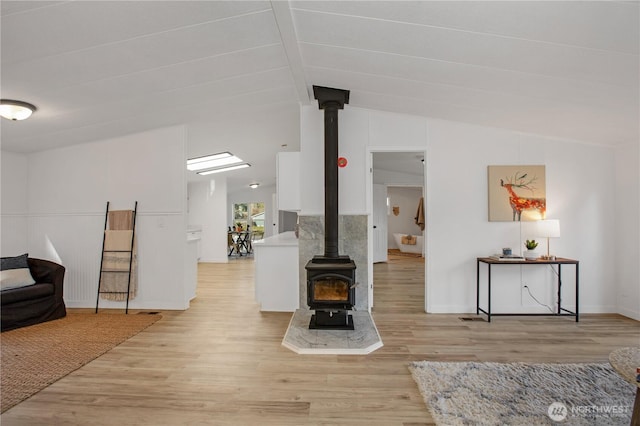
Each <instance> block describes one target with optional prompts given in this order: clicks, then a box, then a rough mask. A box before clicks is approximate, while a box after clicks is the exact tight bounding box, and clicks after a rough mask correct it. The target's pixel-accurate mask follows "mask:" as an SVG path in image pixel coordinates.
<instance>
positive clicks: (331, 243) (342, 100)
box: [313, 86, 349, 259]
mask: <svg viewBox="0 0 640 426" xmlns="http://www.w3.org/2000/svg"><path fill="white" fill-rule="evenodd" d="M313 95H314V97H315V99H317V100H318V107H319V108H320V109H323V110H324V257H325V258H333V259H335V258H338V257H339V254H338V110H339V109H343V108H344V105H345V104H348V103H349V91H348V90H342V89H332V88H329V87H321V86H313Z"/></svg>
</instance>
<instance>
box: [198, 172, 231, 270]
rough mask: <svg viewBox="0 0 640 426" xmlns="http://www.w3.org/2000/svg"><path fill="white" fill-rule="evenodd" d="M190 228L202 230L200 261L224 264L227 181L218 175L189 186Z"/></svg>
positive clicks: (225, 257)
mask: <svg viewBox="0 0 640 426" xmlns="http://www.w3.org/2000/svg"><path fill="white" fill-rule="evenodd" d="M188 191H189V225H193V226H198V227H200V228H201V229H202V234H201V240H200V261H201V262H216V263H226V262H227V261H228V257H227V224H226V223H227V210H228V208H227V181H226V178H225V177H224V176H217V177H215V178H212V179H211V180H209V181H207V182H193V183H189V187H188Z"/></svg>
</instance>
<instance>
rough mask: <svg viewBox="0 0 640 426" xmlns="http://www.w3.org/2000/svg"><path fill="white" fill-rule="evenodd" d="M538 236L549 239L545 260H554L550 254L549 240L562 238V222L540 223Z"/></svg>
mask: <svg viewBox="0 0 640 426" xmlns="http://www.w3.org/2000/svg"><path fill="white" fill-rule="evenodd" d="M538 235H539V236H540V237H543V238H546V239H547V256H546V257H544V256H543V258H545V259H553V258H555V256H551V255H550V254H549V238H559V237H560V221H559V220H557V219H545V220H541V221H539V222H538Z"/></svg>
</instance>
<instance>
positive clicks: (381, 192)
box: [372, 184, 388, 263]
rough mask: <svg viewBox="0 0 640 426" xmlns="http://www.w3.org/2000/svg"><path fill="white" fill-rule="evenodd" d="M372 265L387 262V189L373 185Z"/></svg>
mask: <svg viewBox="0 0 640 426" xmlns="http://www.w3.org/2000/svg"><path fill="white" fill-rule="evenodd" d="M372 201H373V210H372V218H373V263H378V262H386V261H387V248H388V244H387V238H388V237H387V187H386V186H385V185H378V184H373V197H372Z"/></svg>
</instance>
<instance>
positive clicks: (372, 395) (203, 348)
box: [1, 256, 640, 426]
mask: <svg viewBox="0 0 640 426" xmlns="http://www.w3.org/2000/svg"><path fill="white" fill-rule="evenodd" d="M253 273H254V264H253V260H252V259H238V260H233V261H231V262H230V263H229V264H200V265H199V275H198V277H199V280H198V289H197V298H196V299H195V300H193V301H192V304H191V308H190V309H188V310H187V311H184V312H176V311H164V312H162V315H163V318H162V319H161V320H160V321H158V322H156V323H155V324H153V325H152V326H150V327H148V328H147V329H145V330H144V331H143V332H141V333H140V334H138V335H136V336H134V337H133V338H131V339H130V340H128V341H126V342H125V343H123V344H121V345H119V346H118V347H116V348H114V349H113V350H111V351H110V352H108V353H106V354H104V355H103V356H101V357H100V358H98V359H96V360H95V361H93V362H91V363H89V364H87V365H85V366H84V367H82V368H80V369H79V370H77V371H75V372H74V373H72V374H70V375H68V376H67V377H65V378H63V379H61V380H59V381H58V382H56V383H54V384H53V385H51V386H49V387H48V388H46V389H44V390H43V391H41V392H39V393H38V394H36V395H34V396H33V397H31V398H30V399H28V400H27V401H24V402H23V403H21V404H19V405H17V406H15V407H13V408H12V409H10V410H8V411H7V412H5V413H4V414H3V415H2V417H1V421H2V425H3V426H10V425H29V426H32V425H55V424H59V425H88V424H91V425H123V424H126V425H183V424H193V425H367V426H371V425H385V426H388V425H390V426H393V425H398V426H401V425H403V426H410V425H414V426H418V425H421V426H424V425H433V424H434V423H433V420H432V418H431V416H430V415H429V413H428V411H427V409H426V406H425V405H424V403H423V401H422V397H421V395H420V394H419V392H418V389H417V386H416V385H415V383H414V382H413V380H412V378H411V375H410V373H409V371H408V369H407V365H408V363H410V362H411V361H420V360H435V361H498V362H512V361H522V362H606V361H607V358H608V355H609V353H610V352H611V351H612V350H613V349H615V348H617V347H621V346H632V345H638V344H639V342H640V325H639V323H638V322H637V321H633V320H630V319H628V318H624V317H622V316H619V315H584V316H582V317H581V321H580V323H577V324H576V323H575V321H572V320H571V319H569V318H552V317H549V318H547V317H500V318H496V319H494V320H493V321H492V322H491V323H490V324H489V323H487V322H484V321H462V320H461V319H460V317H461V316H470V314H466V315H433V314H425V313H424V285H423V282H424V261H423V260H422V259H413V258H406V257H399V256H398V257H391V258H390V260H389V262H387V263H381V264H376V265H374V283H375V301H374V307H375V308H374V309H373V318H374V321H375V323H376V326H377V327H378V330H379V332H380V335H381V337H382V340H383V343H384V346H383V347H382V348H381V349H379V350H377V351H375V352H374V353H372V354H370V355H367V356H347V355H343V356H338V355H298V354H295V353H293V352H291V351H289V350H288V349H286V348H284V347H283V346H281V341H282V338H283V336H284V333H285V331H286V329H287V326H288V324H289V320H290V319H291V314H289V313H270V312H269V313H268V312H260V310H259V306H258V305H257V304H256V303H255V301H254V287H253Z"/></svg>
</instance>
